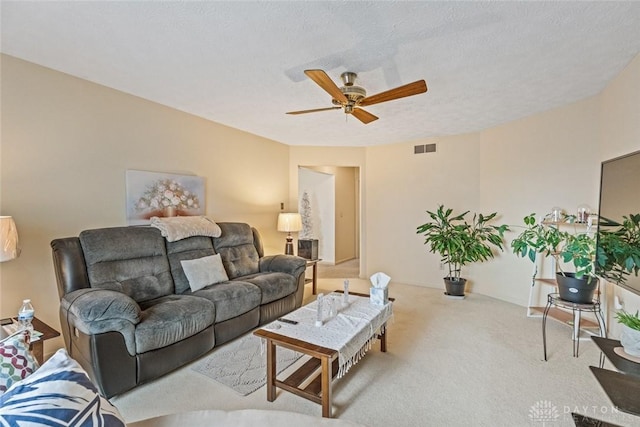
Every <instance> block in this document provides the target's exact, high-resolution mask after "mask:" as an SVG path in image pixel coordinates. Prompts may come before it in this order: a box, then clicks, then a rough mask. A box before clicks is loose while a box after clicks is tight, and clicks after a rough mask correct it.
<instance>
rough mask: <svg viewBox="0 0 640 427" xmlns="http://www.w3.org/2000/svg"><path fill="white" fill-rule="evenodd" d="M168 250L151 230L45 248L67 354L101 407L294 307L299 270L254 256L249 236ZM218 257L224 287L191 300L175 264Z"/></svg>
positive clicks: (232, 234)
mask: <svg viewBox="0 0 640 427" xmlns="http://www.w3.org/2000/svg"><path fill="white" fill-rule="evenodd" d="M218 225H219V226H220V229H221V230H222V234H221V235H220V237H205V236H193V237H188V238H185V239H182V240H177V241H175V242H168V241H167V240H165V238H164V237H162V235H161V233H160V231H159V230H158V229H156V228H153V227H115V228H102V229H95V230H86V231H83V232H81V233H80V235H79V236H78V237H70V238H62V239H56V240H53V241H52V242H51V247H52V250H53V264H54V268H55V273H56V280H57V284H58V292H59V294H60V321H61V325H62V332H63V336H64V340H65V345H66V348H67V351H68V352H69V354H70V355H71V356H72V357H73V358H74V359H76V360H77V361H78V362H79V363H80V364H81V365H82V366H83V368H84V369H85V370H86V371H87V372H89V374H90V376H91V379H92V380H93V381H94V382H95V383H96V384H97V385H98V387H99V388H100V390H101V392H102V393H103V394H104V395H105V396H107V397H111V396H114V395H117V394H120V393H123V392H125V391H127V390H130V389H131V388H133V387H136V386H137V385H139V384H142V383H145V382H148V381H150V380H153V379H155V378H158V377H160V376H162V375H164V374H166V373H168V372H170V371H172V370H174V369H176V368H178V367H180V366H182V365H184V364H186V363H188V362H191V361H192V360H194V359H196V358H198V357H200V356H201V355H203V354H205V353H207V352H208V351H210V350H211V349H212V348H214V346H217V345H220V344H222V343H224V342H226V341H229V340H231V339H233V338H235V337H238V336H239V335H242V334H244V333H246V332H248V331H250V330H252V329H253V328H256V327H257V326H259V325H262V324H265V323H268V322H271V321H273V320H274V319H276V318H278V317H280V316H282V315H284V314H286V313H288V312H290V311H292V310H294V309H296V308H298V307H300V305H301V304H302V297H303V293H304V272H305V268H306V261H305V260H304V259H302V258H299V257H295V256H292V255H274V256H264V252H263V248H262V243H261V240H260V236H259V234H258V232H257V230H255V229H253V228H251V227H250V226H249V225H248V224H243V223H219V224H218ZM213 254H220V256H221V258H222V263H223V266H224V269H225V271H226V273H227V276H228V278H229V280H228V281H224V282H222V283H217V284H214V285H211V286H207V287H205V288H203V289H200V290H197V291H195V292H192V291H191V289H190V286H189V282H188V280H187V277H186V276H185V273H184V271H183V268H182V265H181V262H180V261H182V260H192V259H199V258H202V257H205V256H209V255H213Z"/></svg>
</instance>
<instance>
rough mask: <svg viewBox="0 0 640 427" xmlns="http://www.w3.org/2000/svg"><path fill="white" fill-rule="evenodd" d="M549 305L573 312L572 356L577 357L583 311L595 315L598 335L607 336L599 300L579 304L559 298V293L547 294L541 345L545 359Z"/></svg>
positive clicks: (545, 358)
mask: <svg viewBox="0 0 640 427" xmlns="http://www.w3.org/2000/svg"><path fill="white" fill-rule="evenodd" d="M551 306H555V307H562V308H565V309H568V310H571V312H572V314H573V334H572V339H573V357H578V353H579V351H580V321H581V317H582V312H583V311H586V312H591V313H593V314H594V315H595V317H596V320H597V321H598V328H599V329H600V336H601V337H606V336H607V329H606V328H605V324H604V317H603V316H602V311H601V310H600V301H597V300H594V301H593V302H591V303H588V304H579V303H575V302H571V301H565V300H563V299H561V298H560V294H557V293H552V294H549V295H547V306H546V307H545V309H544V313H543V315H542V345H543V349H544V360H545V361H546V360H547V316H548V314H549V310H550V309H551Z"/></svg>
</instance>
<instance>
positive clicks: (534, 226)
mask: <svg viewBox="0 0 640 427" xmlns="http://www.w3.org/2000/svg"><path fill="white" fill-rule="evenodd" d="M574 220H575V217H573V216H565V217H564V219H563V221H565V222H567V223H571V222H573V221H574ZM524 224H525V229H524V230H523V231H522V233H520V234H519V235H518V236H517V237H516V238H515V239H513V240H512V241H511V248H512V249H513V253H515V254H516V255H518V256H521V257H523V258H524V257H527V258H529V260H531V262H535V261H536V259H537V256H538V254H540V255H542V256H544V257H549V256H551V257H553V258H555V260H556V265H557V266H558V270H560V273H561V274H562V275H566V273H565V271H564V270H563V269H562V263H563V262H564V263H570V264H573V267H574V269H575V277H576V278H578V279H580V278H582V277H583V276H594V259H595V255H596V239H595V237H594V236H591V235H590V234H589V233H576V232H569V231H564V230H561V229H560V227H558V226H557V225H550V224H549V223H547V222H545V221H537V220H536V214H535V213H532V214H530V215H527V216H525V217H524Z"/></svg>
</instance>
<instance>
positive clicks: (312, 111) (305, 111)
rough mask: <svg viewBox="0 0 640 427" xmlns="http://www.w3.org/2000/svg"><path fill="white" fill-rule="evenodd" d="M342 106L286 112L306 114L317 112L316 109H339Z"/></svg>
mask: <svg viewBox="0 0 640 427" xmlns="http://www.w3.org/2000/svg"><path fill="white" fill-rule="evenodd" d="M341 108H342V107H327V108H314V109H313V110H301V111H288V112H287V114H307V113H317V112H318V111H329V110H340V109H341Z"/></svg>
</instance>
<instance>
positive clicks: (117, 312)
mask: <svg viewBox="0 0 640 427" xmlns="http://www.w3.org/2000/svg"><path fill="white" fill-rule="evenodd" d="M60 309H61V315H62V319H61V320H62V321H66V322H67V324H68V326H69V330H70V331H73V328H76V329H78V330H79V331H80V332H82V333H83V334H86V335H97V334H102V333H106V332H118V333H120V334H122V336H123V337H124V340H125V343H126V345H127V350H128V352H129V354H131V355H135V354H136V345H135V327H136V325H137V324H138V323H140V321H141V319H142V312H141V310H140V306H139V305H138V303H137V302H135V301H134V300H133V299H132V298H130V297H129V296H127V295H125V294H123V293H122V292H117V291H112V290H108V289H94V288H89V289H78V290H76V291H73V292H70V293H68V294H66V295H65V296H64V297H63V298H62V300H61V301H60Z"/></svg>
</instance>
